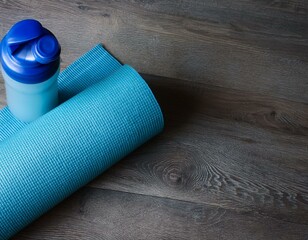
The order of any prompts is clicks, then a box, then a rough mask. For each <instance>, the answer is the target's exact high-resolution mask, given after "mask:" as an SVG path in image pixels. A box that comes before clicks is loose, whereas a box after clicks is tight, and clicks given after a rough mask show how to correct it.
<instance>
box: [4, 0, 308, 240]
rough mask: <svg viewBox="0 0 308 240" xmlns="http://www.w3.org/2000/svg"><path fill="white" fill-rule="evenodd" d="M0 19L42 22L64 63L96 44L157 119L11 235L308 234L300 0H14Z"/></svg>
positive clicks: (306, 20) (307, 6)
mask: <svg viewBox="0 0 308 240" xmlns="http://www.w3.org/2000/svg"><path fill="white" fill-rule="evenodd" d="M0 16H1V21H0V34H1V36H3V34H4V33H5V32H6V31H7V29H8V28H9V27H10V26H11V25H12V24H13V23H14V22H15V21H17V20H20V19H23V18H36V19H38V20H40V21H42V23H43V24H44V25H45V26H46V27H48V28H49V29H50V30H52V31H53V32H54V33H55V34H56V35H57V37H58V38H59V40H60V42H61V44H62V50H63V51H62V67H65V66H67V65H68V64H69V63H70V62H71V61H73V60H74V59H76V58H77V57H78V56H80V55H81V54H82V53H84V52H86V51H87V50H89V49H90V48H91V47H93V46H94V45H95V44H96V43H99V42H103V43H104V44H105V46H106V48H107V49H109V50H110V51H111V52H112V53H113V54H114V55H115V56H116V57H118V58H119V59H120V60H121V61H122V62H125V63H128V64H131V65H132V66H134V67H135V68H136V69H137V70H138V71H139V72H141V73H143V76H144V78H145V79H146V81H147V82H148V83H149V85H150V86H151V88H152V89H153V92H154V93H155V95H156V96H157V99H158V101H159V103H160V104H161V106H162V109H163V112H164V115H165V118H166V128H165V131H164V132H163V133H162V134H161V135H159V136H158V137H156V138H154V139H153V140H151V141H150V142H148V143H147V144H145V145H144V146H142V147H141V148H140V149H138V150H137V151H135V152H134V153H133V154H131V155H130V156H128V157H127V158H125V159H123V160H122V161H121V162H120V163H118V164H117V165H115V166H114V167H112V168H111V169H110V170H109V171H107V172H106V173H104V174H103V175H101V176H100V177H99V178H97V179H96V180H95V181H94V182H92V183H90V184H89V185H88V186H87V187H85V188H83V189H81V190H80V191H78V192H77V193H75V194H74V195H73V196H71V197H70V198H69V199H67V200H66V201H64V202H63V203H62V204H60V205H59V206H57V207H56V208H55V209H53V210H51V211H50V212H49V213H47V214H46V215H44V216H43V217H42V218H40V219H39V220H38V221H36V222H35V223H33V224H32V225H31V226H29V227H28V228H27V229H25V230H23V231H22V232H20V233H19V234H18V235H17V236H16V237H15V238H14V239H16V240H19V239H40V240H43V239H68V240H70V239H185V240H186V239H228V240H231V239H287V240H290V239H308V2H307V1H306V0H269V1H265V0H258V1H254V0H235V1H234V0H224V1H216V0H214V1H205V0H193V1H190V0H169V1H162V0H117V1H116V0H101V1H98V0H90V1H83V0H78V1H77V0H76V1H73V0H69V1H52V0H46V1H39V0H32V1H24V0H14V1H1V2H0ZM0 94H1V95H0V96H1V97H0V104H1V105H2V106H4V104H5V98H4V87H3V84H2V80H1V84H0Z"/></svg>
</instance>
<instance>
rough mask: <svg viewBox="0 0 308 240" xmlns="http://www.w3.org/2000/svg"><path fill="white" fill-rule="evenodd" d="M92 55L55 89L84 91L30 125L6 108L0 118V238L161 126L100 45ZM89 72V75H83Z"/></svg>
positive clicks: (128, 72)
mask: <svg viewBox="0 0 308 240" xmlns="http://www.w3.org/2000/svg"><path fill="white" fill-rule="evenodd" d="M91 51H92V52H91ZM91 51H90V52H89V53H88V54H86V55H85V56H86V57H82V58H81V59H79V60H77V62H76V63H74V64H73V65H72V66H71V67H69V68H68V69H67V70H65V71H66V72H65V71H64V72H63V73H62V75H61V80H60V82H61V81H64V82H63V83H60V84H59V85H60V86H61V91H60V94H61V95H62V97H63V98H64V99H65V98H69V97H70V96H74V95H76V94H77V93H78V92H80V91H82V90H84V89H85V90H84V91H82V92H81V93H79V94H77V95H76V96H74V97H73V98H71V99H69V100H67V101H66V102H64V103H63V104H61V105H60V106H58V107H57V108H55V109H54V110H52V111H51V112H49V113H47V114H46V115H44V116H43V117H41V118H39V119H38V120H36V121H35V122H33V123H31V124H28V125H26V124H23V123H20V122H18V121H17V120H14V119H13V118H12V116H10V114H9V112H8V111H7V109H4V110H2V112H1V113H0V116H2V119H1V124H2V122H3V123H7V124H5V125H4V126H1V127H0V128H1V135H2V142H1V143H0V239H8V238H9V237H11V236H13V235H14V234H16V233H17V232H18V231H19V230H21V229H22V228H24V227H25V226H26V225H28V224H29V223H31V222H32V221H33V220H35V219H37V218H38V217H39V216H41V215H42V214H43V213H45V212H46V211H48V210H49V209H50V208H52V207H54V206H55V205H56V204H58V203H59V202H60V201H62V200H63V199H65V198H66V197H68V196H69V195H71V194H72V193H73V192H74V191H76V190H77V189H79V188H80V187H82V186H84V185H85V184H87V183H88V182H89V181H91V180H93V179H94V178H95V177H97V176H98V175H100V174H101V173H102V172H103V171H104V170H106V169H107V168H108V167H110V166H111V165H113V164H114V163H116V162H117V161H118V160H120V159H121V158H123V157H124V156H126V155H127V154H129V153H130V152H132V151H133V150H135V149H136V148H137V147H139V146H140V145H142V144H143V143H145V142H146V141H147V140H149V139H150V138H152V137H153V136H155V135H156V134H158V133H159V132H160V131H161V130H162V128H163V116H162V113H161V110H160V107H159V105H158V103H157V101H156V100H155V97H154V96H153V94H152V92H151V90H150V89H149V87H148V86H147V84H146V83H145V82H144V80H143V79H142V78H141V76H140V75H139V74H138V73H137V72H136V71H135V70H134V69H133V68H131V67H130V66H127V65H124V66H121V65H118V64H115V65H113V68H112V67H111V68H108V67H107V66H106V65H105V64H107V63H108V62H110V61H109V60H111V62H113V63H117V62H114V61H116V60H115V59H113V57H112V56H111V55H109V54H108V53H107V52H106V51H105V50H104V49H103V48H102V46H97V47H96V48H94V49H93V50H91ZM101 53H103V54H105V55H103V56H102V55H101ZM93 55H95V56H96V55H97V56H99V58H100V59H95V58H92V56H93ZM106 58H107V59H108V61H107V63H106V62H105V61H106ZM111 58H112V59H111ZM102 59H104V60H103V61H100V60H102ZM78 61H79V62H78ZM98 62H100V63H98ZM87 63H88V64H90V65H91V64H92V65H91V66H90V65H89V66H87V67H88V68H87V69H80V68H79V67H78V66H81V65H83V64H84V66H86V65H87ZM107 65H108V64H107ZM116 65H117V66H116ZM109 66H110V65H109ZM115 66H116V67H115ZM89 69H91V70H90V72H91V74H92V75H91V76H89V75H87V74H85V72H87V73H89ZM102 69H104V70H103V74H102ZM83 70H84V71H83ZM105 70H106V71H105ZM65 74H66V75H65ZM70 77H72V79H74V80H72V79H70ZM104 77H105V78H104ZM103 78H104V79H103ZM98 79H101V80H102V81H98ZM66 80H67V82H66ZM96 82H97V83H96ZM74 83H75V84H74ZM93 84H94V85H93ZM90 85H93V86H91V87H89V86H90ZM6 118H8V122H6V121H5V119H6ZM4 128H6V129H4Z"/></svg>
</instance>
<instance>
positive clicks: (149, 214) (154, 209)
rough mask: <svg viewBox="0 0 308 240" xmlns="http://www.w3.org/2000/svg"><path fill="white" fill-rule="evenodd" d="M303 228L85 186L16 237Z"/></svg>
mask: <svg viewBox="0 0 308 240" xmlns="http://www.w3.org/2000/svg"><path fill="white" fill-rule="evenodd" d="M307 237H308V228H307V225H301V224H294V223H289V222H284V221H281V220H276V219H272V218H269V217H266V216H262V215H260V214H256V213H252V212H250V211H249V210H248V211H245V212H239V211H236V210H226V209H224V208H221V207H219V206H212V205H206V204H196V203H190V202H184V201H176V200H172V199H166V198H157V197H151V196H143V195H136V194H129V193H123V192H115V191H108V190H98V189H89V188H85V189H83V190H81V191H79V192H78V193H76V194H74V196H72V197H71V198H70V199H68V200H67V201H65V202H63V203H62V204H61V205H59V206H58V207H57V208H55V209H53V210H52V211H51V212H49V213H48V214H46V215H45V216H44V217H42V218H41V219H40V220H38V221H37V222H35V223H34V224H33V225H31V226H30V227H28V228H27V229H25V230H24V231H22V232H21V233H20V234H18V235H17V236H16V237H15V238H14V239H15V240H19V239H20V240H21V239H23V240H26V239H40V240H44V239H67V240H69V239H106V240H107V239H128V240H129V239H134V240H135V239H136V240H137V239H183V240H184V239H185V240H186V239H221V240H223V239H228V240H232V239H252V240H253V239H287V240H289V239H294V240H295V239H305V238H307Z"/></svg>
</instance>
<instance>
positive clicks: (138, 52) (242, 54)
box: [0, 0, 308, 103]
mask: <svg viewBox="0 0 308 240" xmlns="http://www.w3.org/2000/svg"><path fill="white" fill-rule="evenodd" d="M0 8H1V9H2V11H1V18H2V19H5V21H2V22H1V25H0V34H4V33H5V31H6V30H7V29H8V28H9V27H10V26H11V25H12V24H13V23H14V22H15V21H17V20H20V19H22V18H29V17H34V18H37V19H39V20H41V21H42V22H43V23H44V24H45V25H46V26H47V27H48V28H50V29H51V30H52V31H53V32H55V34H56V35H57V36H58V37H59V40H60V42H61V44H62V47H63V55H62V58H63V66H66V65H68V64H69V63H70V62H71V61H72V60H73V59H75V58H76V57H78V56H79V55H81V54H82V53H84V52H85V51H87V50H89V49H90V48H91V47H92V46H93V45H94V44H96V43H98V42H103V43H104V44H106V46H107V47H108V49H110V50H111V52H112V53H114V54H115V55H116V56H117V57H118V58H119V59H121V60H122V61H123V62H125V63H128V64H131V65H132V66H135V67H136V68H137V70H138V71H140V72H143V73H148V74H154V75H159V76H165V77H172V78H177V79H185V80H189V81H194V82H202V83H208V84H212V85H215V86H221V87H227V88H233V89H239V90H251V89H252V88H253V90H254V91H255V92H257V93H261V94H263V93H265V94H269V95H271V96H276V97H283V98H286V99H291V100H295V101H300V102H306V103H307V102H308V95H307V92H308V81H307V76H308V65H307V64H308V61H307V60H308V57H307V56H308V17H307V16H308V14H307V9H308V7H307V1H300V0H298V1H294V0H292V1H288V0H284V1H280V0H279V1H253V0H248V1H246V0H245V1H244V0H237V1H232V0H224V1H202V0H194V1H190V0H181V1H178V0H170V1H161V0H146V1H133V0H121V1H114V0H111V1H110V0H101V1H96V0H90V1H77V0H69V1H51V0H47V1H39V0H32V1H23V0H17V1H15V0H14V1H2V2H0Z"/></svg>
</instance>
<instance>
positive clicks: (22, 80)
mask: <svg viewBox="0 0 308 240" xmlns="http://www.w3.org/2000/svg"><path fill="white" fill-rule="evenodd" d="M60 53H61V47H60V44H59V42H58V40H57V39H56V37H55V36H54V35H53V34H52V33H51V32H50V31H49V30H48V29H46V28H44V27H43V26H42V25H41V23H40V22H38V21H37V20H34V19H26V20H22V21H20V22H17V23H16V24H14V25H13V26H12V28H11V29H10V30H9V31H8V33H7V34H6V35H5V36H4V37H3V39H2V41H1V45H0V60H1V72H2V76H3V78H4V82H5V89H6V98H7V104H8V107H9V109H10V111H11V112H12V114H13V115H14V116H15V117H16V118H17V119H19V120H21V121H23V122H32V121H34V120H35V119H37V118H39V117H41V116H42V115H44V114H45V113H47V112H49V111H50V110H52V109H53V108H54V107H56V106H57V104H58V85H57V78H58V75H59V69H60Z"/></svg>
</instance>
